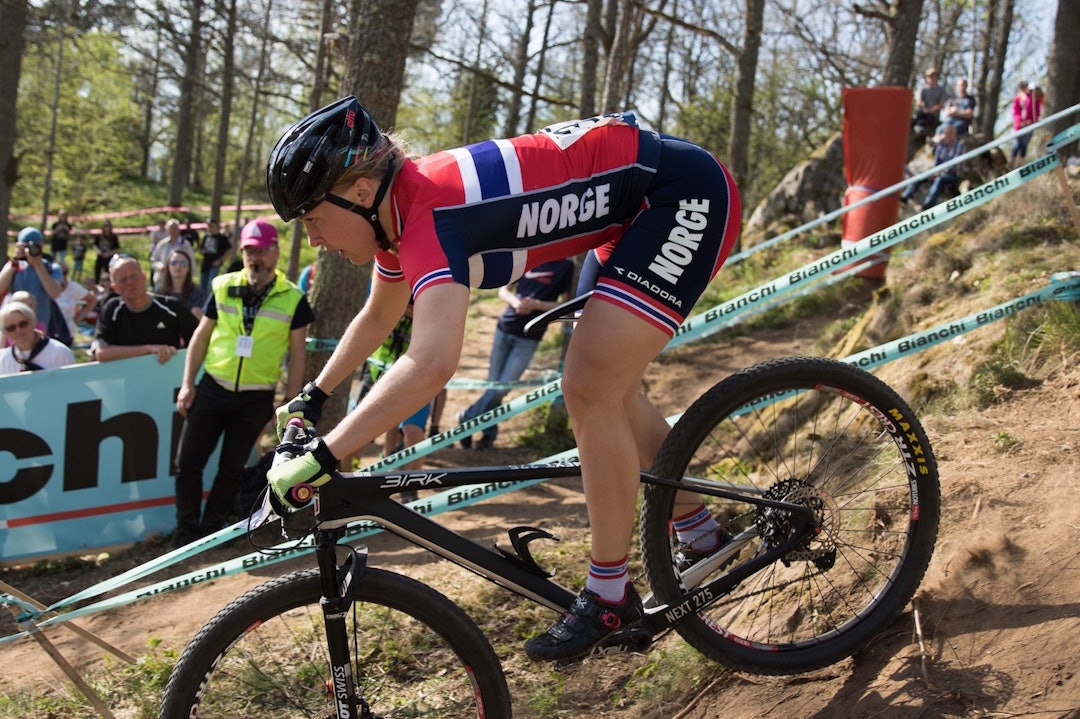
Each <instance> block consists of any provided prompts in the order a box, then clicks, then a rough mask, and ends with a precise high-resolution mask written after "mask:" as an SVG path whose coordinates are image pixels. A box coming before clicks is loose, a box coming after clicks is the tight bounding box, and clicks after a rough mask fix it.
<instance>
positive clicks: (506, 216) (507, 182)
mask: <svg viewBox="0 0 1080 719" xmlns="http://www.w3.org/2000/svg"><path fill="white" fill-rule="evenodd" d="M668 141H671V142H676V143H681V145H685V146H686V147H687V148H692V149H693V150H694V151H695V152H696V153H697V154H699V155H702V156H705V157H707V158H708V160H707V161H706V165H707V167H706V170H707V171H708V172H711V173H712V175H713V177H712V178H701V179H719V182H709V183H707V184H710V185H714V186H715V187H713V188H712V189H709V190H708V191H705V192H704V194H703V192H702V191H701V189H700V188H699V187H695V185H696V184H701V183H699V182H695V181H694V177H693V174H691V175H689V176H688V175H687V173H686V172H685V171H682V172H675V173H674V174H673V170H674V169H675V168H674V163H670V162H669V163H668V165H672V167H668V168H667V169H666V170H665V164H664V162H663V161H662V158H663V156H664V155H665V152H667V151H666V150H665V147H666V145H665V143H666V142H668ZM680 156H681V155H680V154H679V153H678V152H674V154H672V157H680ZM691 164H693V163H691ZM708 165H711V166H712V167H708ZM679 168H680V169H681V170H685V169H687V168H685V163H680V165H679ZM714 168H717V169H718V170H719V172H717V171H716V169H714ZM667 176H671V177H674V178H675V179H676V180H678V182H674V183H658V179H660V178H663V177H667ZM665 184H666V185H673V186H677V187H678V189H679V191H680V192H681V193H682V194H683V195H686V197H685V198H684V199H685V201H686V202H689V203H690V204H685V206H680V205H679V202H680V201H683V200H675V199H674V198H675V195H672V194H671V193H670V190H672V189H674V187H659V186H658V185H665ZM687 193H690V194H687ZM654 194H657V196H658V197H660V199H661V201H660V202H659V203H658V202H656V201H655V199H656V198H654ZM676 194H677V193H676ZM668 195H670V198H669V197H668ZM700 201H704V203H705V207H706V208H708V207H710V202H712V203H713V209H712V210H708V209H707V210H706V214H705V215H701V214H700V212H698V214H697V215H695V217H697V219H689V220H688V219H686V217H689V215H688V213H689V212H695V211H699V210H700V209H701V205H700ZM391 203H392V204H391V207H392V211H393V214H394V222H395V224H396V228H395V229H396V230H397V234H398V236H399V237H400V243H399V245H398V250H397V254H395V253H393V252H390V251H384V252H379V253H378V254H377V255H376V257H375V269H376V272H377V273H378V275H379V276H380V277H381V278H382V279H384V280H388V281H401V280H405V281H407V282H408V283H409V286H410V288H411V289H412V291H413V295H414V297H419V296H420V295H421V294H422V293H423V292H424V291H425V290H426V289H428V288H429V287H432V286H434V285H438V284H442V283H446V282H456V283H459V284H463V285H466V286H470V287H481V288H485V287H486V288H492V287H501V286H503V285H506V284H509V283H511V282H513V281H515V280H517V279H518V278H520V277H521V276H522V275H523V274H524V273H525V271H526V270H528V269H530V268H532V267H535V266H536V265H539V264H541V263H543V262H548V261H551V260H555V259H561V258H564V257H570V256H573V255H577V254H579V253H581V252H584V251H586V250H589V249H592V248H596V247H600V246H601V245H605V244H608V245H609V246H612V247H616V248H620V249H618V250H617V251H613V252H612V253H611V258H612V259H615V258H616V257H618V255H619V254H620V253H621V254H622V255H623V260H624V261H625V262H624V264H623V265H622V266H621V270H622V271H621V272H619V271H615V268H611V271H607V270H608V268H607V267H605V271H602V272H601V280H600V281H599V282H598V284H597V287H596V290H597V293H598V295H601V296H603V298H604V299H607V300H609V301H613V302H617V303H619V304H623V305H626V306H628V307H629V308H630V309H631V310H632V311H634V312H635V313H636V314H639V315H641V316H644V317H646V319H648V320H649V321H650V322H652V323H653V324H656V325H657V326H660V327H662V328H664V329H665V330H666V331H668V332H674V329H675V328H676V327H677V326H678V324H679V322H681V320H682V319H683V318H685V316H686V314H687V313H688V312H689V309H690V308H689V306H684V305H686V304H692V303H693V301H694V300H696V299H697V296H698V295H699V294H700V292H701V291H702V290H703V289H704V285H705V284H707V283H708V280H709V279H711V277H712V276H713V275H714V274H715V273H716V271H717V270H718V269H719V267H720V265H722V264H723V260H724V259H725V258H726V256H727V254H728V252H730V249H731V246H732V245H733V243H734V236H735V232H736V231H737V229H738V218H739V214H740V213H739V203H738V194H737V193H736V192H735V190H734V186H733V185H732V184H731V181H730V176H728V175H727V173H726V171H724V170H723V168H722V167H721V166H720V164H719V163H718V162H716V160H715V158H712V156H711V155H708V153H706V152H705V151H704V150H701V149H700V148H697V147H696V146H693V145H690V144H689V143H685V142H684V141H681V140H675V139H674V138H662V137H661V136H660V135H658V134H656V133H653V132H649V131H644V130H640V129H639V128H638V127H637V126H636V122H635V120H634V118H633V115H630V114H620V115H609V116H605V117H601V118H592V119H590V120H581V121H576V122H570V123H564V124H561V125H556V126H552V127H549V128H545V129H544V130H542V131H541V132H538V133H536V134H533V135H524V136H521V137H515V138H510V139H505V140H489V141H485V142H480V143H477V144H475V145H469V146H467V147H462V148H458V149H454V150H448V151H445V152H439V153H436V154H433V155H430V156H428V157H424V158H421V159H419V160H415V161H412V160H410V161H406V163H405V165H404V167H403V168H402V169H401V170H400V171H399V173H398V176H397V178H396V179H395V181H394V185H393V188H392V190H391ZM694 203H698V204H694ZM718 204H723V205H724V206H723V207H722V208H721V207H719V206H717V205H718ZM661 205H663V206H665V207H666V210H665V211H664V213H663V217H662V218H661V217H657V218H656V219H657V220H658V222H654V223H649V222H641V225H642V226H641V228H640V231H638V232H632V231H631V230H632V229H634V225H635V224H638V223H639V221H640V220H641V218H643V217H644V216H645V215H646V214H648V213H647V212H646V211H647V210H650V209H652V208H654V207H658V206H661ZM718 210H719V211H720V212H719V215H720V216H721V221H720V222H719V223H713V225H714V226H716V228H717V229H718V231H717V230H716V229H710V230H709V231H708V232H705V231H704V230H703V228H704V227H705V226H706V222H705V220H706V219H708V217H709V215H711V216H713V217H715V216H717V211H718ZM732 211H734V212H733V213H732ZM677 213H678V214H677ZM679 217H683V219H682V220H680V219H679ZM732 218H734V229H735V231H732V228H731V224H732V223H731V221H732ZM680 222H682V225H680V224H679V223H680ZM681 226H686V227H684V228H683V230H678V229H673V228H677V227H681ZM703 235H707V236H708V237H709V238H710V239H709V240H708V241H707V242H705V243H704V244H702V243H701V236H703ZM684 236H688V237H689V239H685V240H684V241H681V242H682V244H681V246H674V245H673V246H672V247H673V248H672V249H670V250H669V251H665V250H664V249H663V248H664V247H666V246H667V245H669V244H671V238H672V237H675V238H676V239H679V238H680V237H684ZM631 238H633V241H631ZM627 244H629V245H632V247H629V248H624V247H623V246H624V245H627ZM676 244H677V243H676ZM705 246H707V248H706V251H705V252H704V253H703V254H705V255H707V257H704V258H701V259H702V261H701V262H697V261H696V260H697V255H698V254H699V252H698V250H699V249H700V247H705ZM665 252H666V254H665ZM631 255H633V256H634V257H636V258H637V259H635V260H630V257H631ZM691 258H693V259H695V262H694V263H690V259H691ZM627 262H628V264H627ZM691 264H694V265H696V267H695V269H693V270H692V271H688V270H690V265H691ZM652 270H657V271H656V272H653V271H652ZM627 272H629V273H630V274H629V275H628V274H627ZM631 275H634V276H636V277H632V276H631ZM684 276H685V277H689V278H694V279H688V280H686V281H684V287H685V289H683V288H680V287H677V285H678V283H679V281H682V280H683V278H684ZM702 278H703V279H704V281H702ZM652 283H657V284H655V286H650V284H652ZM665 284H670V285H672V286H671V287H667V286H661V285H665Z"/></svg>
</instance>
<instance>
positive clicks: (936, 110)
mask: <svg viewBox="0 0 1080 719" xmlns="http://www.w3.org/2000/svg"><path fill="white" fill-rule="evenodd" d="M938 77H939V75H938V71H937V68H936V67H929V68H927V69H926V72H925V73H923V81H924V82H925V83H926V84H925V85H924V86H923V88H922V89H921V90H919V101H918V103H917V104H916V107H915V115H914V116H913V117H912V118H911V127H912V129H914V130H915V132H916V133H919V134H923V135H929V134H930V133H931V132H933V131H934V128H936V127H937V126H938V122H939V121H940V118H941V109H942V108H943V107H945V98H946V97H947V96H948V91H947V90H946V89H945V88H944V87H942V86H941V85H938Z"/></svg>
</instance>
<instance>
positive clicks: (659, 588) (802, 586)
mask: <svg viewBox="0 0 1080 719" xmlns="http://www.w3.org/2000/svg"><path fill="white" fill-rule="evenodd" d="M653 472H654V473H655V474H656V475H658V476H661V477H678V478H681V477H694V478H697V479H702V480H706V481H715V482H721V483H729V484H730V485H734V486H736V487H738V488H740V489H741V490H745V491H747V492H753V493H757V494H758V495H760V496H764V497H766V498H769V499H774V500H778V501H786V502H793V503H798V504H802V505H805V506H809V507H810V508H811V509H812V510H813V512H814V515H815V519H816V520H817V522H818V523H819V524H820V532H819V533H818V534H816V535H814V536H813V537H812V538H811V539H810V540H808V541H806V542H804V543H803V544H801V545H799V546H797V547H796V548H795V549H794V550H791V551H789V552H788V553H787V554H786V555H784V557H783V558H781V559H779V560H777V561H775V562H773V563H771V564H768V565H767V566H765V567H764V568H763V569H760V570H759V571H757V572H756V573H754V574H752V575H751V576H749V577H748V578H746V579H744V580H743V581H742V582H740V583H739V584H738V585H736V586H735V588H734V589H733V590H732V591H731V592H730V593H728V594H726V595H724V596H722V597H720V598H719V599H718V600H717V601H715V602H714V603H713V604H711V605H710V606H708V607H707V608H706V609H705V610H704V611H702V612H700V613H697V614H691V615H690V616H689V617H688V618H687V619H686V620H684V621H682V622H681V623H679V624H677V625H676V627H675V629H676V631H677V632H678V633H679V634H680V635H681V636H682V637H683V638H684V639H686V641H687V642H688V643H689V644H691V645H692V646H693V647H695V648H696V649H697V650H698V651H700V652H701V653H702V654H704V655H706V656H707V657H709V658H711V659H713V660H716V661H719V662H721V663H724V664H725V665H727V666H729V667H731V668H733V669H738V670H742V671H747V672H753V673H759V674H788V673H798V672H803V671H810V670H813V669H818V668H821V667H824V666H827V665H829V664H832V663H834V662H836V661H839V660H841V659H843V658H845V657H847V656H850V655H851V654H853V653H854V652H855V651H857V650H858V649H859V648H860V647H862V646H863V645H864V644H865V643H866V642H867V641H869V640H870V639H871V638H872V637H873V636H874V635H875V634H876V633H878V632H879V631H880V630H881V629H882V628H884V627H885V626H887V625H888V624H889V623H890V622H892V621H893V620H894V619H895V618H896V616H897V615H898V614H899V613H900V612H901V611H902V610H903V609H904V607H905V606H906V605H907V603H908V601H909V600H910V599H911V597H912V596H913V595H914V593H915V590H916V589H917V587H918V585H919V582H920V581H921V580H922V577H923V575H924V573H925V572H926V568H927V565H928V564H929V562H930V557H931V554H932V553H933V548H934V542H935V539H936V536H937V528H938V521H939V514H940V503H941V500H940V487H939V481H938V473H937V465H936V462H935V460H934V457H933V453H932V451H931V448H930V443H929V441H928V440H927V437H926V433H925V432H924V431H923V428H922V426H921V425H920V423H919V421H918V420H917V419H916V417H915V415H914V413H913V412H912V411H911V409H910V408H909V407H908V406H907V404H906V403H905V402H904V401H903V400H902V399H901V398H900V396H899V395H897V393H896V392H894V391H893V390H892V389H891V388H889V387H888V386H887V385H886V384H885V383H883V382H881V381H880V380H878V379H877V378H876V377H874V376H872V375H870V374H868V373H866V372H864V371H862V370H859V369H857V368H855V367H852V366H850V365H847V364H844V363H842V362H837V361H834V360H827V359H821V358H809V357H790V358H786V359H781V360H774V361H769V362H764V363H761V364H759V365H755V366H753V367H749V368H747V369H745V370H742V371H740V372H738V373H736V374H734V375H732V376H730V377H728V378H727V379H724V380H722V381H721V382H719V383H718V384H717V385H715V386H714V387H713V388H712V389H710V390H709V391H708V392H706V393H705V394H704V395H702V396H701V397H700V398H699V399H698V400H696V401H695V402H694V403H693V405H692V406H691V407H690V408H689V409H688V410H687V411H686V413H685V414H684V415H683V416H682V417H681V418H680V419H679V421H678V422H677V423H676V425H675V426H674V427H673V428H672V431H671V433H670V434H669V436H668V438H667V439H666V441H665V442H664V444H663V446H662V447H661V450H660V452H659V453H658V455H657V458H656V461H655V463H654V466H653ZM677 497H679V498H680V499H679V500H678V501H677V500H676V498H677ZM706 504H707V506H708V507H709V510H710V513H711V514H712V516H713V517H714V518H715V519H716V520H717V521H718V523H719V524H720V526H721V528H722V530H723V531H720V532H713V533H711V534H710V533H707V534H705V535H704V536H702V537H700V538H698V539H697V540H696V541H697V542H698V544H697V546H687V545H684V544H680V543H679V542H678V541H677V539H676V537H675V536H674V532H673V531H672V529H671V527H672V519H673V517H682V516H685V515H686V513H687V510H689V509H692V508H693V507H694V506H695V505H697V506H700V505H699V501H698V499H697V498H696V497H695V498H694V500H693V501H690V500H689V497H688V496H687V494H686V493H677V492H676V491H675V490H673V489H670V488H665V487H659V486H649V487H647V488H646V489H645V495H644V500H643V503H642V510H641V529H640V542H641V546H642V554H643V561H644V565H645V571H646V574H647V576H648V579H649V582H650V584H651V587H652V589H653V592H654V594H655V596H656V597H657V598H658V599H659V600H660V601H661V602H664V603H668V602H670V601H671V600H672V599H673V598H675V597H677V596H678V595H679V594H680V593H681V592H683V591H685V589H686V588H687V587H688V586H700V585H701V584H702V583H703V582H704V581H706V578H713V577H717V576H719V575H720V574H721V573H723V572H728V571H731V570H732V569H733V568H734V567H736V566H739V565H740V564H742V563H744V562H746V561H748V560H750V559H751V558H753V557H755V556H759V555H760V553H761V552H762V551H764V549H765V548H767V547H770V546H771V547H777V546H780V545H781V544H782V543H783V541H784V540H785V539H787V538H788V537H792V536H793V534H792V527H791V522H790V519H791V516H790V513H789V512H784V511H783V510H774V509H773V510H770V509H767V508H762V507H760V506H755V505H752V504H750V503H747V502H742V501H733V500H727V499H722V498H708V500H707V502H706ZM718 536H722V537H724V539H725V540H726V539H727V538H729V537H730V538H731V541H730V542H728V543H727V544H725V545H724V546H723V547H721V548H720V550H719V551H718V552H716V553H714V554H712V555H711V558H709V559H702V557H703V553H702V552H701V551H700V550H702V549H703V548H704V549H707V550H711V549H712V547H710V546H709V545H716V544H717V543H718V541H717V539H716V538H717V537H718ZM695 549H697V550H699V551H698V553H697V554H694V550H695ZM706 554H707V552H706ZM680 557H681V558H683V560H684V561H683V562H682V563H681V564H682V569H683V570H684V571H683V572H682V573H680V571H679V565H680V562H679V559H680ZM688 557H690V558H695V557H696V559H697V561H696V564H697V565H699V566H696V567H694V568H692V569H689V571H687V563H686V561H685V560H686V558H688Z"/></svg>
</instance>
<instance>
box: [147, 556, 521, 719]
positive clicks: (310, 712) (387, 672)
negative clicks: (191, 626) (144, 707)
mask: <svg viewBox="0 0 1080 719" xmlns="http://www.w3.org/2000/svg"><path fill="white" fill-rule="evenodd" d="M356 581H357V587H356V597H355V601H354V602H353V605H352V608H351V609H350V610H349V617H348V619H347V620H346V627H347V630H348V633H349V646H350V651H351V653H352V666H353V674H354V677H355V681H356V691H357V694H358V696H360V697H361V698H362V699H363V700H364V701H365V702H366V703H367V706H368V707H369V708H370V712H371V713H370V714H362V715H361V716H365V717H376V718H380V717H386V718H389V717H461V718H462V719H464V718H465V717H469V718H470V719H476V718H477V717H509V716H510V715H511V707H510V693H509V690H508V689H507V686H506V679H505V677H504V675H503V672H502V667H501V666H500V664H499V660H498V657H497V656H496V655H495V653H494V651H493V650H492V648H491V645H490V644H489V643H488V641H487V640H486V639H485V638H484V635H483V634H482V633H481V632H480V630H479V628H477V626H476V625H475V624H474V623H473V621H472V620H471V619H470V618H469V617H468V615H466V614H465V612H463V611H462V610H461V609H460V608H459V607H458V606H456V605H455V604H454V603H453V602H451V601H450V600H449V599H447V598H446V597H445V596H443V595H442V594H440V593H438V592H436V591H435V590H434V589H432V588H430V587H428V586H426V585H423V584H421V583H419V582H417V581H415V580H412V579H409V578H408V577H403V576H401V575H399V574H394V573H391V572H386V571H382V570H378V569H365V570H364V573H363V575H362V576H361V577H359V578H358V579H357V580H356ZM320 594H321V592H320V589H319V575H318V572H317V571H315V570H306V571H302V572H296V573H293V574H288V575H285V576H283V577H279V578H277V579H275V580H272V581H270V582H267V583H266V584H263V585H261V586H259V587H256V588H254V589H252V590H250V591H249V592H247V593H245V594H244V595H243V596H241V597H239V598H238V599H236V600H234V601H233V602H232V603H230V604H229V605H228V606H226V607H225V608H224V609H222V610H221V611H220V612H218V614H217V615H215V616H214V618H213V619H211V620H210V622H209V623H207V625H206V626H205V627H203V628H202V630H201V631H200V632H199V633H198V634H197V635H196V637H195V639H194V640H192V642H191V644H189V645H188V647H187V648H186V649H185V650H184V653H183V655H182V656H181V657H180V660H179V661H178V662H177V664H176V667H175V668H174V669H173V673H172V676H171V677H170V678H169V683H168V686H167V687H166V689H165V698H164V700H163V703H162V707H161V713H160V715H159V717H160V719H189V718H191V717H196V716H197V717H208V718H210V719H215V718H221V719H224V718H226V717H228V718H230V719H237V718H239V719H244V718H246V717H251V719H256V718H257V719H265V718H266V717H275V719H278V718H282V717H297V718H299V717H304V718H305V719H306V718H308V717H320V718H321V719H325V718H327V717H336V716H338V714H337V710H336V703H335V701H334V694H333V692H332V691H331V687H332V686H333V681H332V677H331V676H330V668H329V659H328V657H327V642H326V629H325V626H324V624H323V612H322V609H321V608H320V605H319V599H320Z"/></svg>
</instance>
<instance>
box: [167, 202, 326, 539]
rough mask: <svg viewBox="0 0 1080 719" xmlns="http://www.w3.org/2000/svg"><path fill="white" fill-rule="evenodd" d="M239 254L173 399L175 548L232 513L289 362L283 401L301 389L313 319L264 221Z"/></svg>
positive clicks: (222, 280)
mask: <svg viewBox="0 0 1080 719" xmlns="http://www.w3.org/2000/svg"><path fill="white" fill-rule="evenodd" d="M240 253H241V255H242V256H243V258H244V270H243V271H241V272H233V273H228V274H224V275H221V276H220V277H218V278H217V279H216V280H214V282H213V285H212V287H213V294H212V295H211V297H210V299H209V300H208V301H207V304H206V314H205V315H203V317H202V319H201V320H199V327H198V329H197V330H196V331H195V335H194V336H193V337H192V338H191V347H190V349H189V350H188V353H187V357H186V358H185V360H184V378H183V383H182V384H181V386H180V392H179V394H178V395H177V398H176V409H177V411H178V412H179V413H180V415H181V416H183V417H184V418H185V421H184V427H183V430H182V431H181V433H180V443H179V446H178V449H177V454H176V467H177V473H176V534H175V535H174V536H173V542H174V544H175V545H176V546H183V545H185V544H188V543H189V542H191V541H193V540H195V539H197V538H199V537H201V536H204V535H206V534H210V533H212V532H215V531H217V530H218V529H220V528H221V527H222V526H224V524H225V522H226V521H227V519H228V518H229V515H231V514H232V513H233V506H234V500H235V498H236V494H237V492H238V490H239V489H240V483H241V479H242V476H243V471H244V465H245V463H246V461H247V459H248V456H249V455H250V454H251V449H252V447H254V446H255V442H256V441H257V440H258V438H259V433H260V432H261V431H262V429H263V428H264V427H265V426H266V423H267V422H268V421H269V420H270V419H271V418H272V417H273V416H274V392H275V390H276V388H277V382H278V379H279V378H280V377H281V367H282V362H283V360H284V359H285V357H286V354H288V375H287V379H286V383H285V393H286V396H290V397H291V396H292V395H293V393H295V392H297V391H299V389H300V385H301V383H302V382H303V377H304V369H305V361H306V350H305V346H304V345H305V342H306V339H307V329H306V328H307V326H308V325H309V324H311V322H312V321H314V319H315V315H314V314H313V313H312V311H311V306H310V305H309V304H308V301H307V297H305V295H304V293H303V292H301V291H300V288H299V287H297V286H296V285H294V284H293V283H292V282H290V281H289V280H288V279H286V277H285V275H284V274H283V273H282V272H280V271H278V270H277V269H276V266H277V261H278V257H279V255H280V252H279V249H278V243H277V230H275V229H274V226H273V225H271V224H270V223H268V222H263V221H261V220H259V221H256V222H252V223H250V224H248V225H247V226H245V227H244V232H243V234H242V235H241V237H240ZM204 363H205V372H204V373H203V375H202V378H201V379H200V380H199V382H198V385H196V383H195V378H196V374H197V373H198V371H199V368H200V367H203V365H204ZM219 438H223V439H222V445H221V455H220V460H219V462H218V470H217V475H216V476H215V478H214V483H213V486H212V487H211V489H210V495H209V497H208V498H207V500H206V506H205V508H202V507H201V503H202V491H203V481H202V478H203V469H204V467H205V466H206V462H207V460H208V459H209V457H210V453H211V452H213V450H214V448H215V447H216V446H217V444H218V439H219Z"/></svg>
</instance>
